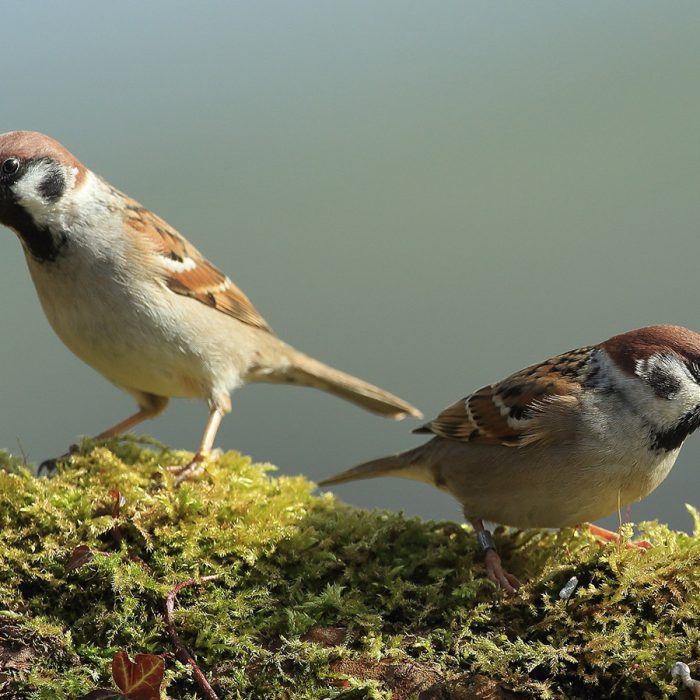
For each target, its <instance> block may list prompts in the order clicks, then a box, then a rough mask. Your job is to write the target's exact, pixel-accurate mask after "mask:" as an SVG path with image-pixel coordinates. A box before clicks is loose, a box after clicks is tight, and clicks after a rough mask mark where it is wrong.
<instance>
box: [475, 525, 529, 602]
mask: <svg viewBox="0 0 700 700" xmlns="http://www.w3.org/2000/svg"><path fill="white" fill-rule="evenodd" d="M469 522H470V523H471V524H472V527H473V528H474V532H475V533H476V539H477V542H478V543H479V546H480V547H481V549H482V551H483V552H484V560H485V563H486V575H487V576H488V578H489V580H490V581H493V582H494V583H495V584H496V586H498V587H499V588H502V589H503V590H504V591H505V592H506V593H508V594H509V595H515V593H516V591H517V590H518V588H520V581H518V579H517V578H515V576H513V575H512V574H509V573H508V572H507V571H506V570H505V569H504V568H503V564H502V563H501V557H500V556H499V555H498V552H497V551H496V544H495V542H494V541H493V537H492V536H491V533H490V532H489V531H488V530H487V529H486V528H485V527H484V522H483V520H481V519H480V518H469Z"/></svg>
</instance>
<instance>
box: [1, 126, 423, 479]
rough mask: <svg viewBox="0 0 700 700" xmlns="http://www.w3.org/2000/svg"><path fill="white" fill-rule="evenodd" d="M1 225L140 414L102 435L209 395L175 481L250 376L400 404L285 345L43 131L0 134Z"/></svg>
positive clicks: (194, 254) (45, 299)
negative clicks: (173, 401) (198, 434)
mask: <svg viewBox="0 0 700 700" xmlns="http://www.w3.org/2000/svg"><path fill="white" fill-rule="evenodd" d="M0 223H2V224H4V225H5V226H8V227H9V228H11V229H13V230H14V231H15V233H16V234H17V235H18V236H19V239H20V241H21V243H22V247H23V248H24V253H25V256H26V259H27V264H28V266H29V272H30V274H31V276H32V280H33V281H34V285H35V286H36V290H37V292H38V294H39V299H40V301H41V305H42V307H43V309H44V312H45V313H46V316H47V318H48V320H49V323H50V324H51V326H52V327H53V329H54V330H55V331H56V333H57V334H58V336H59V337H60V338H61V340H62V341H63V342H64V343H65V344H66V345H67V346H68V347H69V348H70V349H71V350H72V351H73V352H74V353H75V354H76V355H77V356H78V357H80V358H81V359H82V360H84V361H85V362H87V363H88V364H89V365H91V366H92V367H94V368H95V369H96V370H97V371H98V372H100V373H101V374H103V375H104V376H105V377H106V378H107V379H109V381H111V382H112V383H113V384H116V385H117V386H118V387H120V388H122V389H124V390H125V391H126V392H128V393H129V394H131V396H133V397H134V399H136V401H137V403H138V406H139V410H138V411H137V412H136V413H135V414H134V415H132V416H130V417H128V418H126V419H125V420H123V421H121V422H120V423H118V424H117V425H115V426H113V427H112V428H109V429H108V430H105V431H104V432H102V433H100V435H98V436H97V438H96V439H98V440H103V439H106V438H109V437H111V436H113V435H116V434H118V433H121V432H123V431H125V430H129V429H130V428H132V427H133V426H135V425H136V424H137V423H140V422H141V421H143V420H145V419H147V418H152V417H154V416H156V415H158V414H159V413H161V412H162V411H163V410H164V409H165V407H166V405H167V403H168V400H169V398H170V397H187V398H194V399H205V400H206V401H207V402H208V403H209V409H210V413H209V420H208V422H207V425H206V429H205V431H204V437H203V439H202V443H201V445H200V447H199V450H198V451H197V453H196V454H195V457H194V459H193V460H192V462H191V463H190V464H189V465H187V466H186V467H185V468H183V469H182V470H180V472H179V476H178V483H179V481H180V480H182V479H183V478H186V477H188V476H191V475H192V474H193V473H195V472H196V471H198V470H199V468H200V467H199V465H200V464H201V462H202V461H203V460H205V459H206V457H207V455H208V454H209V453H210V451H211V449H212V445H213V443H214V437H215V435H216V431H217V429H218V427H219V424H220V422H221V419H222V418H223V416H224V414H226V413H227V412H228V411H229V410H230V409H231V400H230V393H231V392H232V391H233V390H234V389H235V388H237V387H238V386H240V385H241V384H244V383H247V382H273V383H284V384H299V385H301V386H311V387H316V388H317V389H323V390H325V391H328V392H331V393H333V394H336V395H337V396H340V397H341V398H344V399H347V400H349V401H352V402H354V403H356V404H358V405H359V406H362V407H363V408H365V409H367V410H369V411H373V412H375V413H378V414H381V415H384V416H389V417H391V418H397V419H398V418H403V417H404V416H406V415H412V416H418V417H420V416H421V414H420V412H419V411H418V410H417V409H416V408H414V407H413V406H411V405H410V404H408V403H406V402H405V401H402V400H401V399H399V398H397V397H396V396H393V395H392V394H390V393H388V392H386V391H383V390H382V389H379V388H377V387H375V386H372V385H371V384H368V383H367V382H364V381H362V380H360V379H357V378H355V377H352V376H350V375H348V374H345V373H343V372H340V371H338V370H336V369H333V368H331V367H328V366H327V365H324V364H322V363H321V362H318V361H317V360H314V359H312V358H311V357H308V356H307V355H304V354H303V353H301V352H299V351H298V350H295V349H294V348H292V347H290V346H289V345H287V344H286V343H284V342H282V341H281V340H280V339H279V338H278V337H277V336H276V335H275V334H274V333H273V332H272V330H271V328H270V326H268V324H267V323H266V322H265V320H264V319H263V318H262V316H260V314H259V313H258V312H257V311H256V310H255V308H254V307H253V305H252V304H251V303H250V301H249V300H248V298H247V297H246V296H245V294H243V292H242V291H241V290H240V289H238V287H236V285H235V284H234V283H233V282H232V281H231V280H230V279H229V278H228V277H226V275H224V274H223V273H222V272H220V271H219V270H217V269H216V268H215V267H214V266H213V265H212V264H211V263H210V262H208V261H207V260H206V259H205V258H204V257H203V256H202V255H201V254H200V253H199V251H198V250H197V249H196V248H195V247H194V246H192V245H191V244H190V243H189V242H188V241H187V240H185V238H183V237H182V236H181V235H180V234H179V233H178V232H177V231H176V230H175V229H174V228H172V227H171V226H169V225H168V224H167V223H166V222H165V221H163V219H161V218H159V217H158V216H156V215H155V214H153V213H152V212H150V211H149V210H148V209H145V208H144V207H142V206H141V205H140V204H139V203H138V202H136V201H134V200H133V199H130V198H129V197H127V196H126V195H124V194H122V193H121V192H119V191H118V190H117V189H115V188H114V187H112V186H111V185H110V184H109V183H108V182H106V181H105V180H103V179H102V178H100V177H98V176H97V175H95V174H94V173H93V172H91V171H90V170H88V169H87V168H86V167H85V166H84V165H82V163H80V162H79V161H78V160H77V159H76V158H75V156H73V155H72V154H71V153H69V152H68V151H67V150H66V149H65V148H64V147H63V146H62V145H61V144H59V143H57V142H56V141H54V140H53V139H51V138H49V137H48V136H44V135H43V134H38V133H35V132H27V131H14V132H10V133H6V134H2V135H0Z"/></svg>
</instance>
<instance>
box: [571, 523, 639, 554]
mask: <svg viewBox="0 0 700 700" xmlns="http://www.w3.org/2000/svg"><path fill="white" fill-rule="evenodd" d="M579 527H585V528H587V529H588V530H589V531H590V532H591V534H593V535H595V536H596V537H600V539H601V540H603V541H605V542H619V541H620V535H619V534H618V533H617V532H613V531H612V530H606V529H605V528H604V527H598V525H593V523H586V524H585V525H580V526H579ZM651 546H652V545H651V542H647V541H646V540H639V541H637V542H625V547H627V549H641V550H644V551H646V550H647V549H651Z"/></svg>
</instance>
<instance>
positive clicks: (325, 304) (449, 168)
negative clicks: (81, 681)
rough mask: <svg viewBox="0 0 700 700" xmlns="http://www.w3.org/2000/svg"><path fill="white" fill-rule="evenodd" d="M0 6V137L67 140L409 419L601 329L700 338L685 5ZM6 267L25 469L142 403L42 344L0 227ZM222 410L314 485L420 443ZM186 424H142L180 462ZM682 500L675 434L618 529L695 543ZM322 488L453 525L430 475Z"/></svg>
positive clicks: (309, 413) (692, 477)
mask: <svg viewBox="0 0 700 700" xmlns="http://www.w3.org/2000/svg"><path fill="white" fill-rule="evenodd" d="M2 5H3V6H2V42H1V45H2V53H3V70H2V74H1V77H0V86H1V91H0V99H1V111H0V131H8V130H11V129H35V130H39V131H43V132H46V133H48V134H50V135H52V136H54V137H55V138H57V139H59V140H60V141H62V142H63V143H64V144H65V145H66V146H67V147H68V148H69V149H71V150H72V151H73V152H74V153H75V154H76V155H77V156H78V157H79V158H80V159H81V160H83V161H84V162H85V163H86V164H87V165H88V166H89V167H90V168H92V169H93V170H95V171H97V172H98V173H100V174H102V175H104V176H105V177H106V178H107V179H108V180H110V181H111V182H112V183H113V184H114V185H116V186H117V187H119V188H121V189H123V190H125V191H126V192H128V193H129V194H131V195H132V196H134V197H136V198H137V199H139V200H140V201H141V202H142V203H143V204H145V205H146V206H148V207H149V208H151V209H153V210H154V211H156V212H157V213H159V214H160V215H161V216H163V217H164V218H165V219H167V220H168V221H169V222H170V223H171V224H173V225H174V226H175V227H176V228H178V229H179V230H180V231H182V232H183V233H184V234H185V235H186V236H188V237H189V238H190V239H191V240H192V241H193V242H194V243H195V244H196V245H197V246H198V247H199V248H200V249H201V250H203V252H204V253H205V254H206V255H207V256H208V257H209V258H210V259H212V260H213V261H214V262H215V264H217V265H218V266H219V267H220V268H222V269H223V270H225V271H226V272H228V273H229V274H230V276H231V277H232V278H233V279H234V281H235V282H236V283H237V284H239V285H240V286H241V287H242V288H243V289H244V290H245V291H246V293H247V294H248V295H249V296H250V297H251V299H252V300H253V302H254V304H255V305H256V307H257V308H258V310H259V311H260V312H261V313H262V314H263V316H264V317H265V318H266V319H267V320H268V321H269V322H270V323H271V325H272V326H273V328H274V329H275V330H276V331H277V333H278V334H279V335H280V336H282V337H283V338H284V339H286V340H287V341H289V342H291V343H293V344H295V345H297V346H298V347H300V348H302V349H304V350H306V351H307V352H309V353H311V354H313V355H315V356H316V357H318V358H319V359H323V360H325V361H327V362H330V363H332V364H334V365H336V366H337V367H339V368H342V369H345V370H347V371H350V372H353V373H356V374H358V375H359V376H361V377H363V378H365V379H368V380H371V381H373V382H376V383H378V384H380V385H382V386H383V387H385V388H387V389H390V390H392V391H395V392H396V393H398V394H400V395H401V396H402V397H404V398H406V399H408V400H410V401H412V402H414V403H415V404H417V405H418V406H419V407H420V408H421V409H422V410H423V411H424V412H425V414H426V416H427V417H432V416H433V415H434V414H436V413H437V412H438V411H439V410H441V409H442V408H443V407H444V406H446V405H447V404H449V403H452V402H453V401H455V400H456V399H458V398H459V397H461V396H464V395H465V394H467V393H468V392H469V391H471V390H473V389H476V388H478V387H480V386H482V385H484V384H487V383H490V382H492V381H495V380H497V379H500V378H501V377H503V376H505V375H506V374H508V373H510V372H512V371H514V370H517V369H519V368H521V367H523V366H525V365H527V364H530V363H532V362H535V361H538V360H542V359H545V358H546V357H549V356H551V355H553V354H555V353H558V352H560V351H564V350H567V349H569V348H572V347H576V346H579V345H583V344H588V343H594V342H597V341H599V340H603V339H605V338H607V337H608V336H610V335H612V334H614V333H617V332H621V331H625V330H629V329H631V328H635V327H637V326H641V325H645V324H649V323H655V322H673V323H679V324H683V325H687V326H689V327H691V328H695V329H696V330H700V308H699V304H698V296H699V293H700V282H699V280H698V267H699V264H700V260H699V255H698V254H699V253H700V236H699V235H698V234H699V231H700V197H699V196H698V190H699V184H700V139H699V138H698V131H699V128H700V91H699V89H698V75H699V74H700V42H698V29H699V28H700V4H698V3H697V2H690V1H688V2H674V3H658V2H645V1H640V0H634V1H632V0H629V1H625V2H623V1H620V2H616V3H603V2H592V3H571V2H565V3H562V2H559V1H557V2H545V1H542V0H537V1H536V2H527V3H524V2H520V1H516V0H513V1H512V2H502V1H494V0H488V1H486V0H485V1H483V2H467V1H465V0H459V1H456V2H449V1H443V2H440V3H427V2H414V1H411V0H400V1H398V0H397V1H396V2H376V0H353V1H352V2H350V1H346V2H328V1H327V0H326V1H321V0H319V1H317V2H308V1H301V2H294V3H292V2H288V1H287V0H278V1H276V2H246V3H242V2H211V1H208V2H198V3H192V2H175V1H174V0H168V2H165V1H164V0H161V1H158V2H155V1H154V2H148V3H144V2H135V1H133V0H129V1H126V2H121V3H119V4H109V3H95V2H88V1H87V0H85V1H84V2H76V1H74V0H64V1H63V2H61V3H56V2H50V1H48V0H44V1H43V2H39V1H34V2H31V3H29V2H20V1H19V0H6V1H5V2H3V4H2ZM0 251H1V253H0V280H2V290H3V295H2V301H1V302H0V324H1V327H2V329H3V337H2V343H0V367H1V368H2V369H1V373H0V384H1V386H2V398H3V400H2V403H1V404H0V445H1V446H4V447H7V448H9V449H10V450H12V451H14V452H17V451H18V449H19V448H18V441H19V442H21V445H22V447H23V449H24V450H25V451H26V453H27V454H28V456H29V459H30V460H32V461H41V460H42V459H44V458H46V457H48V456H54V455H56V454H59V453H61V452H62V451H63V450H65V448H66V447H67V446H68V444H69V443H71V442H73V441H74V440H75V438H76V436H78V435H81V434H83V435H86V434H94V433H97V432H99V431H100V430H102V429H104V428H105V427H107V426H108V425H111V424H112V423H114V422H116V421H117V420H119V419H121V418H123V417H125V416H126V415H127V414H128V413H130V412H131V411H132V409H133V405H132V402H131V400H130V399H129V398H128V397H127V396H126V395H123V394H121V393H120V392H119V390H117V389H115V388H113V387H112V386H111V385H109V384H108V383H107V382H106V380H104V379H102V378H101V377H100V376H99V375H98V374H96V373H95V372H94V371H93V370H92V369H90V368H88V367H87V366H85V365H83V364H82V363H81V362H80V361H79V360H78V359H77V358H75V357H73V355H71V353H70V352H69V351H68V350H67V349H65V348H64V347H63V346H62V344H61V343H60V341H59V340H58V339H57V338H56V337H55V336H54V334H53V332H52V331H51V329H50V328H49V326H48V324H47V322H46V320H45V319H44V317H43V314H42V311H41V309H40V307H39V304H38V301H37V299H36V295H35V293H34V289H33V287H32V284H31V282H30V279H29V276H28V273H27V270H26V267H25V263H24V258H23V255H22V252H21V249H20V245H19V243H18V242H17V241H16V240H15V238H14V236H13V235H12V233H11V232H10V231H8V230H5V229H3V230H2V231H0ZM233 406H234V410H233V413H232V414H231V415H230V416H229V417H228V418H227V419H226V420H225V422H224V425H223V427H222V429H221V431H220V433H219V438H218V440H217V443H218V445H219V446H221V447H223V448H227V449H233V448H235V449H239V450H241V451H242V452H244V453H248V454H251V455H252V456H253V457H254V459H255V460H257V461H270V462H273V463H275V464H277V465H278V466H279V468H280V470H281V471H282V472H283V473H286V474H296V473H303V474H305V475H307V476H309V477H310V478H312V479H318V478H321V477H322V476H323V475H328V474H331V473H333V472H335V471H338V470H339V469H341V468H345V467H348V466H350V465H352V464H354V463H356V462H358V461H362V460H365V459H368V458H370V457H373V456H378V455H381V454H383V453H386V452H391V451H395V450H398V449H401V448H406V447H409V446H412V445H415V444H417V443H418V440H419V439H420V438H419V436H413V435H411V434H410V430H411V429H412V428H414V427H416V425H417V423H415V422H412V421H404V422H401V423H394V422H391V421H386V420H382V419H381V418H378V417H375V416H372V415H370V414H368V413H364V412H362V411H361V410H359V409H357V408H355V407H353V406H351V405H349V404H346V403H344V402H341V401H339V400H337V399H335V398H332V397H330V396H327V395H324V394H321V393H320V392H315V391H309V390H301V389H297V388H291V387H276V386H252V387H246V388H244V389H242V390H240V391H238V392H237V393H236V394H235V396H234V401H233ZM205 419H206V409H205V406H204V405H203V404H197V403H188V402H186V401H176V402H174V403H173V404H172V405H171V408H170V409H169V411H168V412H167V413H166V414H165V415H164V416H162V417H161V418H159V419H158V420H157V421H153V422H149V423H147V424H145V426H144V428H143V430H144V431H145V432H148V433H151V434H153V435H155V436H156V437H158V438H159V439H161V440H163V441H165V442H167V443H170V444H173V445H175V446H177V447H181V448H186V449H194V448H195V447H196V445H197V444H198V441H199V439H200V437H201V433H202V430H203V427H204V422H205ZM699 487H700V438H699V437H698V436H694V437H693V438H691V439H690V440H689V443H688V445H687V446H686V448H685V449H684V451H683V453H682V455H681V457H680V459H679V460H678V462H677V464H676V467H675V468H674V470H673V471H672V473H671V475H670V476H669V478H668V479H667V480H666V481H665V482H664V483H663V484H662V485H661V486H660V487H659V489H658V490H657V491H656V492H655V493H654V494H653V495H651V496H650V497H649V498H648V499H646V501H644V502H643V503H640V504H638V505H635V506H634V508H633V510H632V518H633V519H634V520H641V519H647V518H660V519H662V520H664V521H667V522H669V523H670V524H672V525H673V526H676V527H689V525H690V519H689V517H688V515H687V513H686V511H685V509H684V506H683V503H684V502H691V503H695V505H698V506H700V497H699V496H700V488H699ZM337 493H338V494H339V496H340V497H341V498H343V499H345V500H346V501H349V502H351V503H354V504H358V505H362V506H366V507H385V508H391V509H403V510H404V511H406V512H407V513H411V514H414V513H415V514H420V515H423V516H429V517H435V518H454V519H459V518H460V511H459V508H458V507H457V504H456V503H455V502H453V501H452V500H451V499H450V498H449V497H448V496H446V495H443V494H441V493H439V492H437V491H435V490H432V489H430V488H429V487H427V486H424V485H422V484H414V483H411V482H406V481H401V480H396V479H394V480H391V479H382V480H378V481H368V482H361V483H358V484H352V485H347V486H342V487H338V489H337ZM572 497H573V494H572ZM606 522H607V524H609V525H614V524H615V522H616V518H615V517H613V518H610V519H608V521H606Z"/></svg>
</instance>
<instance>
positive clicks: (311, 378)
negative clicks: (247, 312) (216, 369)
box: [270, 350, 423, 420]
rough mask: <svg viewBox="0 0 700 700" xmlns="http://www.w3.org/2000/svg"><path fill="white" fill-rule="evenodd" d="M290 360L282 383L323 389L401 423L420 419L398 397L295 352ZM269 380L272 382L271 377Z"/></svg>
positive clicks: (419, 415)
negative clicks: (411, 418)
mask: <svg viewBox="0 0 700 700" xmlns="http://www.w3.org/2000/svg"><path fill="white" fill-rule="evenodd" d="M290 360H291V363H290V365H289V366H288V367H287V368H286V369H285V371H284V373H283V376H282V377H281V378H280V379H281V380H282V381H284V382H288V383H290V384H302V385H303V386H312V387H315V388H316V389H323V390H324V391H327V392H330V393H331V394H335V395H336V396H339V397H340V398H341V399H345V400H347V401H351V402H352V403H354V404H357V405H358V406H361V407H362V408H364V409H366V410H368V411H372V412H373V413H378V414H379V415H382V416H387V417H388V418H394V419H395V420H401V419H402V418H405V417H406V416H415V417H416V418H421V417H422V416H423V414H422V413H421V412H420V411H419V410H418V409H417V408H416V407H415V406H411V404H410V403H407V402H406V401H403V400H402V399H400V398H399V397H398V396H394V395H393V394H390V393H389V392H388V391H384V390H383V389H380V388H379V387H376V386H374V385H373V384H370V383H369V382H365V381H363V380H362V379H358V378H357V377H353V376H352V375H350V374H346V373H345V372H341V371H340V370H337V369H334V368H333V367H329V366H328V365H325V364H323V362H319V361H318V360H314V359H313V358H312V357H309V356H308V355H304V354H303V353H301V352H299V351H296V350H295V351H294V352H293V353H292V355H291V357H290ZM270 379H272V380H273V381H275V379H273V378H270Z"/></svg>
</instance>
